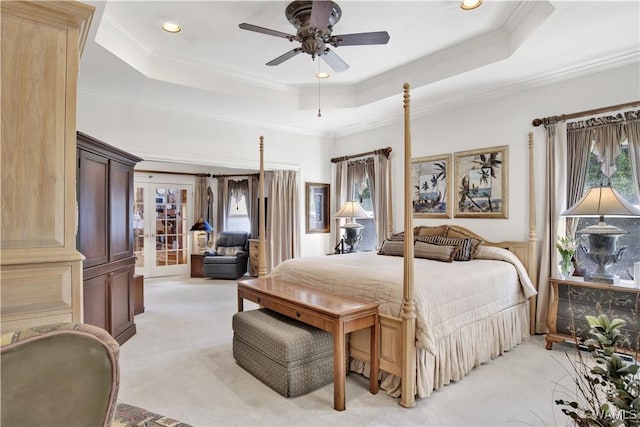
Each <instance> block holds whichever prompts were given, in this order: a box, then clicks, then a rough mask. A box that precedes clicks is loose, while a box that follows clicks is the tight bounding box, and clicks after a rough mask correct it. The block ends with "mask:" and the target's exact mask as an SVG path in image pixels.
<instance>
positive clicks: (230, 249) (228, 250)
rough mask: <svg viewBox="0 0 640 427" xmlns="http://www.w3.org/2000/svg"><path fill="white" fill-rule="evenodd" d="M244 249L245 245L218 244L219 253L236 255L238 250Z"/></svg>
mask: <svg viewBox="0 0 640 427" xmlns="http://www.w3.org/2000/svg"><path fill="white" fill-rule="evenodd" d="M242 251H244V246H218V250H217V252H218V255H221V256H235V255H236V254H237V253H238V252H242Z"/></svg>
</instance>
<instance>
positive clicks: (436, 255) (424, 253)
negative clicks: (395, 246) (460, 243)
mask: <svg viewBox="0 0 640 427" xmlns="http://www.w3.org/2000/svg"><path fill="white" fill-rule="evenodd" d="M457 251H458V248H457V246H441V245H435V244H432V243H425V242H421V241H419V240H416V242H415V246H414V248H413V255H414V256H415V257H416V258H426V259H432V260H434V261H444V262H451V261H453V257H454V256H455V255H456V252H457Z"/></svg>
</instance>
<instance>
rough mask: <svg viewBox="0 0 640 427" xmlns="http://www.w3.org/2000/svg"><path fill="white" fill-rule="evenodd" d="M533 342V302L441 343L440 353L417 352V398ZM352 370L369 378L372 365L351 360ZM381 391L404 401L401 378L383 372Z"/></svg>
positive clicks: (525, 303)
mask: <svg viewBox="0 0 640 427" xmlns="http://www.w3.org/2000/svg"><path fill="white" fill-rule="evenodd" d="M528 339H529V302H528V301H526V302H523V303H521V304H518V305H515V306H513V307H510V308H508V309H505V310H503V311H501V312H500V313H497V314H495V315H493V316H491V317H488V318H486V319H484V320H480V321H478V322H475V323H473V324H470V325H468V326H465V327H464V328H461V329H459V330H457V331H455V332H454V333H453V334H450V335H448V336H445V337H442V338H440V339H439V340H438V341H437V345H436V349H437V351H436V353H435V354H432V353H430V352H428V351H427V350H426V349H424V348H418V349H417V355H416V367H417V378H416V395H417V396H418V397H428V396H429V395H431V392H432V391H433V390H438V389H439V388H441V387H444V386H445V385H447V384H449V383H450V382H451V381H459V380H461V379H462V378H463V377H464V376H465V375H467V374H468V373H469V372H470V371H471V370H472V369H473V368H475V367H476V366H479V365H480V364H482V363H486V362H489V361H490V360H492V359H494V358H496V357H498V356H500V355H502V354H503V353H504V352H505V351H508V350H510V349H512V348H513V347H515V346H516V345H518V344H520V343H522V342H523V341H527V340H528ZM350 370H351V371H353V372H357V373H360V374H362V375H364V376H367V374H368V373H369V366H368V363H365V362H362V361H360V360H356V359H351V363H350ZM379 377H380V380H381V382H380V388H382V389H383V390H385V391H386V392H387V394H388V395H390V396H393V397H400V394H401V393H400V391H401V388H400V385H401V378H400V377H398V376H396V375H392V374H389V373H387V372H383V371H380V373H379Z"/></svg>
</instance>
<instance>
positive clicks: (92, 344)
mask: <svg viewBox="0 0 640 427" xmlns="http://www.w3.org/2000/svg"><path fill="white" fill-rule="evenodd" d="M0 346H1V347H0V348H1V357H0V359H1V362H2V366H1V369H2V377H1V386H2V388H1V390H0V392H1V395H2V396H1V405H2V406H1V407H2V412H1V419H0V425H2V426H105V427H106V426H110V425H111V423H112V421H113V415H114V411H115V407H116V399H117V397H118V386H119V380H120V371H119V368H118V354H119V350H120V347H119V345H118V343H117V342H116V341H115V340H114V339H113V338H112V337H111V335H109V333H108V332H107V331H105V330H103V329H101V328H98V327H96V326H91V325H88V324H80V323H60V324H53V325H46V326H38V327H33V328H30V329H24V330H21V331H17V332H10V333H6V334H3V335H2V337H1V342H0Z"/></svg>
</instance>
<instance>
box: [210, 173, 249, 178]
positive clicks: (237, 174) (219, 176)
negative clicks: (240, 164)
mask: <svg viewBox="0 0 640 427" xmlns="http://www.w3.org/2000/svg"><path fill="white" fill-rule="evenodd" d="M230 176H246V177H250V176H258V174H257V173H235V174H226V175H224V174H222V175H211V178H227V177H230Z"/></svg>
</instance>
